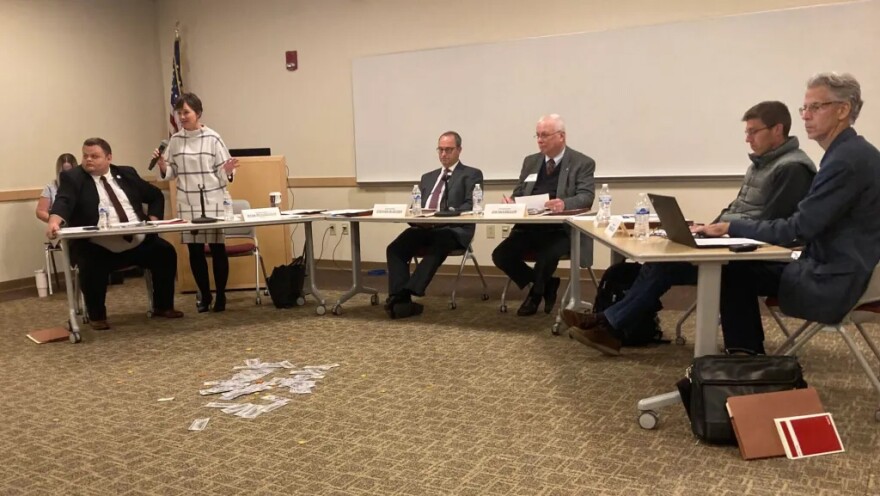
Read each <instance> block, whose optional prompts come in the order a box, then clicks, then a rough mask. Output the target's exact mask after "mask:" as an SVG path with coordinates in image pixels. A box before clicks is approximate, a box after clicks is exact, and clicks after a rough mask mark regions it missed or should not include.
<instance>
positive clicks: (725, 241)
mask: <svg viewBox="0 0 880 496" xmlns="http://www.w3.org/2000/svg"><path fill="white" fill-rule="evenodd" d="M694 241H696V242H697V246H733V245H766V244H767V243H764V242H763V241H758V240H755V239H749V238H697V239H695V240H694Z"/></svg>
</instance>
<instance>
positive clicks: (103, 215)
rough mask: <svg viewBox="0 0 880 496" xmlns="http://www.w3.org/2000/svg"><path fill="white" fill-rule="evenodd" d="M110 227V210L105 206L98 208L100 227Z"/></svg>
mask: <svg viewBox="0 0 880 496" xmlns="http://www.w3.org/2000/svg"><path fill="white" fill-rule="evenodd" d="M109 228H110V211H109V210H107V208H105V207H100V208H98V229H109Z"/></svg>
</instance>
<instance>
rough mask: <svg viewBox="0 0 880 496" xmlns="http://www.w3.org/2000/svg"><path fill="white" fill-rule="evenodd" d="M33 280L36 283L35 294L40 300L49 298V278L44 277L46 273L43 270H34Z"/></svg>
mask: <svg viewBox="0 0 880 496" xmlns="http://www.w3.org/2000/svg"><path fill="white" fill-rule="evenodd" d="M34 279H35V280H36V282H37V294H38V295H39V296H40V298H45V297H47V296H49V278H48V277H46V271H45V270H43V269H39V270H35V271H34Z"/></svg>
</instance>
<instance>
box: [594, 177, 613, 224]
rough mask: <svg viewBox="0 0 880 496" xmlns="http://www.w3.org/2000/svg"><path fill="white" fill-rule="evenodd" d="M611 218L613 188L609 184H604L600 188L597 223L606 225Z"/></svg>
mask: <svg viewBox="0 0 880 496" xmlns="http://www.w3.org/2000/svg"><path fill="white" fill-rule="evenodd" d="M610 220H611V190H610V189H608V184H603V185H602V189H600V190H599V212H598V213H597V214H596V224H598V225H606V224H608V221H610Z"/></svg>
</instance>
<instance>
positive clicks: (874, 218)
mask: <svg viewBox="0 0 880 496" xmlns="http://www.w3.org/2000/svg"><path fill="white" fill-rule="evenodd" d="M729 231H730V235H731V236H742V237H748V238H754V239H758V240H761V241H766V242H768V243H774V244H781V245H792V244H795V243H805V244H806V249H805V250H804V252H803V254H802V255H801V257H800V259H798V260H797V261H795V262H792V263H790V264H788V265H787V266H786V267H785V269H784V271H783V273H782V279H781V280H780V283H779V295H778V296H779V304H780V308H781V309H782V311H783V312H785V313H786V314H787V315H791V316H793V317H799V318H803V319H806V320H810V321H815V322H822V323H825V324H835V323H838V322H840V319H842V318H843V316H844V315H846V313H847V312H848V311H849V310H850V309H852V307H853V306H854V305H855V303H856V301H857V300H858V299H859V298H860V297H861V296H862V293H863V292H864V291H865V288H866V287H867V285H868V281H869V280H870V278H871V274H872V273H873V271H874V268H875V267H876V265H877V263H878V261H880V152H878V151H877V149H876V148H874V146H872V145H871V144H870V143H868V142H867V141H865V139H864V138H862V137H861V136H858V135H857V134H856V132H855V130H853V129H847V130H845V131H843V132H842V133H840V135H839V136H838V137H837V138H836V139H835V140H834V142H833V143H832V144H831V146H829V147H828V150H827V151H826V152H825V156H824V157H822V162H821V164H820V168H819V173H818V174H816V177H815V179H813V184H812V186H811V187H810V192H809V193H808V194H807V196H806V197H805V198H804V199H803V200H802V201H801V202H800V203H799V204H798V210H797V212H796V213H795V214H794V215H792V216H791V217H789V218H787V219H776V220H770V221H747V220H735V221H733V222H731V224H730V230H729Z"/></svg>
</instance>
